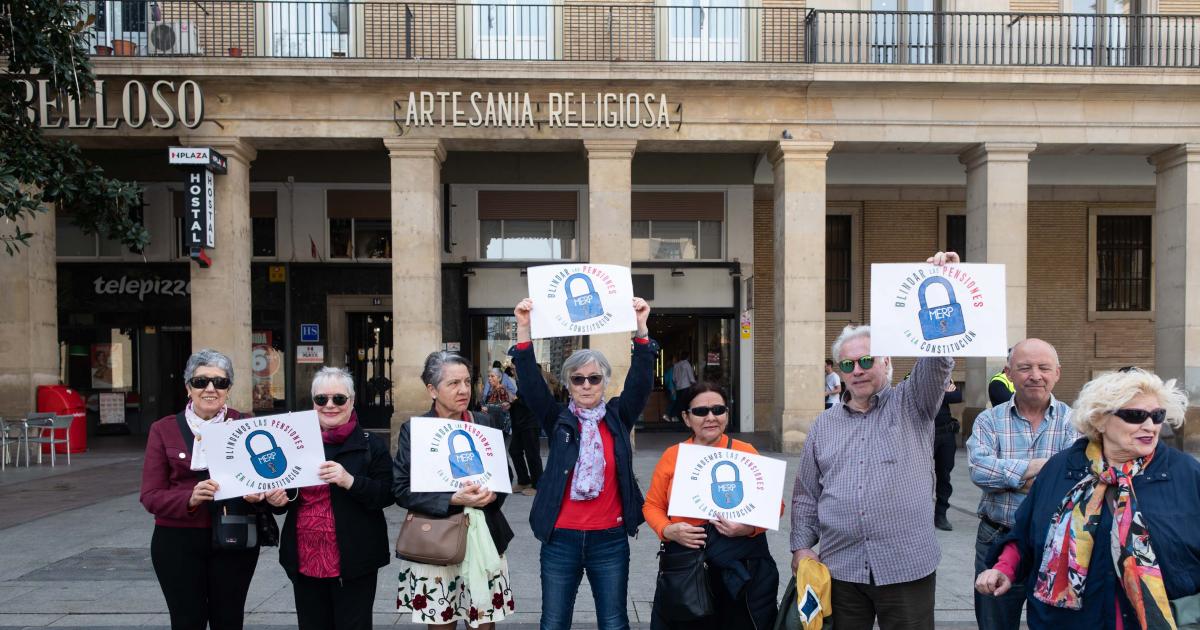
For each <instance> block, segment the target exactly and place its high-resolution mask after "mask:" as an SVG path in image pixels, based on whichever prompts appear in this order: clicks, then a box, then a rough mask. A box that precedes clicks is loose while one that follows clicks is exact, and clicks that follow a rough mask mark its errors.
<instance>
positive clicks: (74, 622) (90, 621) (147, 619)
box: [47, 613, 171, 628]
mask: <svg viewBox="0 0 1200 630" xmlns="http://www.w3.org/2000/svg"><path fill="white" fill-rule="evenodd" d="M114 622H115V623H114ZM118 624H119V625H121V626H126V627H129V626H163V625H167V626H169V625H170V624H171V618H170V617H169V616H167V615H164V614H161V613H156V614H140V615H139V614H124V613H123V614H119V615H88V614H82V615H67V616H65V617H63V618H61V619H58V620H56V621H55V622H54V623H51V624H50V625H49V626H47V627H50V628H58V627H72V626H75V627H83V628H95V627H101V626H113V625H118Z"/></svg>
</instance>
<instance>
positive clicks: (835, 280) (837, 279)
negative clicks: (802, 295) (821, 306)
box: [825, 214, 854, 313]
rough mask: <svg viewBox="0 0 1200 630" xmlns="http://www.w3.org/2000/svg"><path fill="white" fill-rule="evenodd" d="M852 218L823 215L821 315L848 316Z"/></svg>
mask: <svg viewBox="0 0 1200 630" xmlns="http://www.w3.org/2000/svg"><path fill="white" fill-rule="evenodd" d="M853 221H854V217H853V215H849V214H828V215H825V311H826V312H828V313H848V312H850V309H851V305H852V303H853V300H852V298H853V295H852V293H851V287H852V286H853V282H852V281H851V280H852V278H853V274H852V262H853V258H852V256H851V252H852V251H853V243H854V240H853V238H854V233H853V229H852V228H853V225H854V224H853Z"/></svg>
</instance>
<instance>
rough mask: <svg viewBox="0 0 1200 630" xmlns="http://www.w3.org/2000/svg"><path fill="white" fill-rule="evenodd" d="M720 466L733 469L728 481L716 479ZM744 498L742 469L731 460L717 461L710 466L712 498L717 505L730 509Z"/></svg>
mask: <svg viewBox="0 0 1200 630" xmlns="http://www.w3.org/2000/svg"><path fill="white" fill-rule="evenodd" d="M722 466H728V467H730V468H732V469H733V479H732V480H730V481H718V480H717V470H718V469H720V468H721V467H722ZM743 498H745V491H744V489H743V488H742V470H741V469H740V468H738V467H737V464H735V463H733V462H728V461H726V462H717V463H716V465H714V466H713V467H712V499H713V503H716V504H717V507H720V508H724V509H726V510H732V509H733V508H735V507H737V505H738V504H739V503H741V502H742V499H743Z"/></svg>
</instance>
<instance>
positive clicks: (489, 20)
mask: <svg viewBox="0 0 1200 630" xmlns="http://www.w3.org/2000/svg"><path fill="white" fill-rule="evenodd" d="M549 2H550V0H510V1H509V2H505V3H503V4H492V3H488V2H479V1H477V2H476V3H475V6H474V7H473V15H472V18H473V20H472V24H473V25H474V28H475V38H474V42H472V43H473V44H474V49H475V50H474V52H475V58H476V59H554V58H555V50H554V48H555V46H554V43H555V37H554V23H555V21H556V16H555V14H554V11H553V9H554V6H553V5H551V4H548V3H549Z"/></svg>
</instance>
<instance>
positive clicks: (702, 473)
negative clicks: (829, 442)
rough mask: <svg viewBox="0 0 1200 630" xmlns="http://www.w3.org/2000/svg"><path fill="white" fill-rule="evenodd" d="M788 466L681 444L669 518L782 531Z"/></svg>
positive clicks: (728, 451)
mask: <svg viewBox="0 0 1200 630" xmlns="http://www.w3.org/2000/svg"><path fill="white" fill-rule="evenodd" d="M786 476H787V462H784V461H783V460H779V459H771V458H770V457H763V456H762V455H754V454H752V453H743V452H741V451H735V450H732V449H728V448H712V447H710V446H699V445H696V444H680V445H679V457H678V459H676V460H675V477H674V478H673V479H672V480H671V499H670V503H669V504H668V505H667V514H668V515H669V516H684V517H688V518H703V519H716V518H718V517H720V518H724V519H725V520H727V521H731V522H734V523H743V524H745V525H753V526H754V527H763V528H766V529H779V506H780V501H781V500H782V499H783V481H784V477H786Z"/></svg>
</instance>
